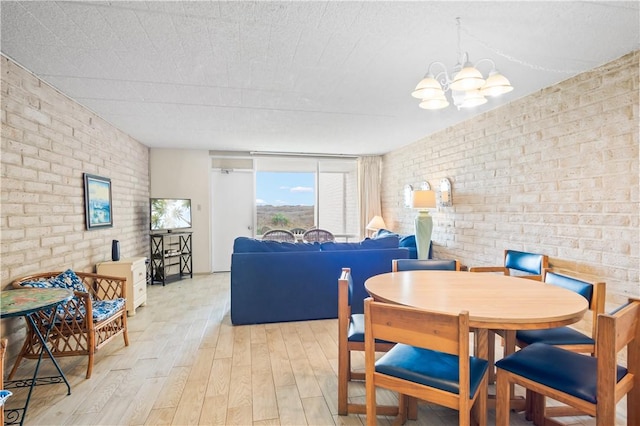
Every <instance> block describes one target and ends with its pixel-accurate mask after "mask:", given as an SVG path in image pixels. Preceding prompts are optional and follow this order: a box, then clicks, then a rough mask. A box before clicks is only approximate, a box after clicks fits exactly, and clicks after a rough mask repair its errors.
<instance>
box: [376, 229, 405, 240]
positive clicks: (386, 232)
mask: <svg viewBox="0 0 640 426" xmlns="http://www.w3.org/2000/svg"><path fill="white" fill-rule="evenodd" d="M393 236H395V237H400V235H398V234H396V233H395V232H392V231H389V230H388V229H378V231H377V232H376V233H375V234H374V235H373V239H374V240H377V239H378V238H386V237H393Z"/></svg>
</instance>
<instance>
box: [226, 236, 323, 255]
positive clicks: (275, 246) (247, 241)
mask: <svg viewBox="0 0 640 426" xmlns="http://www.w3.org/2000/svg"><path fill="white" fill-rule="evenodd" d="M288 251H320V244H318V243H286V242H280V241H268V240H265V241H262V240H256V239H255V238H248V237H238V238H236V239H235V240H234V242H233V252H234V253H267V252H288Z"/></svg>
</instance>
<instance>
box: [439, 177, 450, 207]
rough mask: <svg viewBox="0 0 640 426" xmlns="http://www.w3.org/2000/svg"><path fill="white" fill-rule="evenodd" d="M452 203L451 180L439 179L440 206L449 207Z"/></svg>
mask: <svg viewBox="0 0 640 426" xmlns="http://www.w3.org/2000/svg"><path fill="white" fill-rule="evenodd" d="M452 205H453V196H452V193H451V182H450V181H449V179H447V178H444V179H442V180H441V181H440V206H442V207H451V206H452Z"/></svg>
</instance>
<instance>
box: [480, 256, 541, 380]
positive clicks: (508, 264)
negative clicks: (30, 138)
mask: <svg viewBox="0 0 640 426" xmlns="http://www.w3.org/2000/svg"><path fill="white" fill-rule="evenodd" d="M548 267H549V257H548V256H547V255H546V254H538V253H528V252H523V251H516V250H505V251H504V265H502V266H472V267H470V268H469V272H499V273H502V274H504V275H512V274H513V275H515V276H517V277H518V278H527V279H530V280H536V281H541V280H542V272H543V271H544V270H545V269H546V268H548ZM491 331H492V332H489V338H488V344H489V362H490V363H491V364H493V361H494V360H495V359H496V354H495V351H496V349H495V348H496V337H495V334H498V335H500V336H503V337H504V333H503V331H502V330H491ZM512 349H513V348H512ZM493 382H495V372H494V370H493V368H491V371H490V372H489V383H493Z"/></svg>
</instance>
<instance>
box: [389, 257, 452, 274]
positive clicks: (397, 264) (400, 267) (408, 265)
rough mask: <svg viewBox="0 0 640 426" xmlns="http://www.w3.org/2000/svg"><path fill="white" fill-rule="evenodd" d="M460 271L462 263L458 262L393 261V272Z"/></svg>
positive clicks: (429, 260)
mask: <svg viewBox="0 0 640 426" xmlns="http://www.w3.org/2000/svg"><path fill="white" fill-rule="evenodd" d="M421 270H422V271H424V270H434V271H459V270H460V262H458V261H457V260H455V259H454V260H433V259H393V260H392V261H391V271H392V272H401V271H421Z"/></svg>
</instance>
